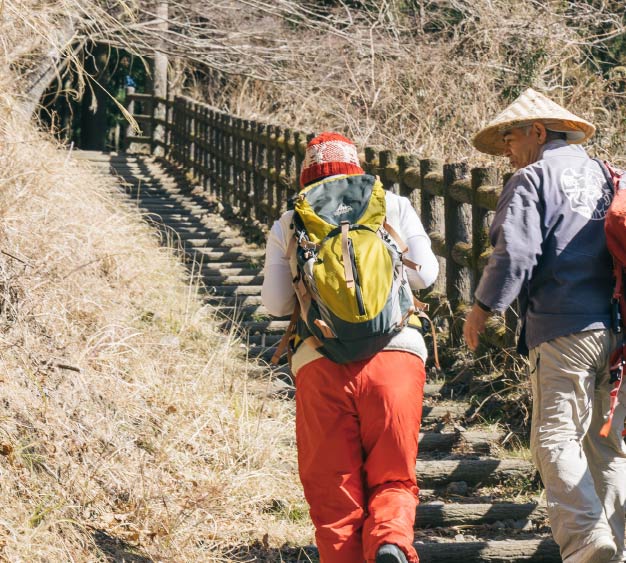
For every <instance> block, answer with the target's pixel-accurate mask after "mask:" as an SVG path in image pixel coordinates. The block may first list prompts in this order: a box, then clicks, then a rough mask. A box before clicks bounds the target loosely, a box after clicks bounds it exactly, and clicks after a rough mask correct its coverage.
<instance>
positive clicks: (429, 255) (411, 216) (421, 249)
mask: <svg viewBox="0 0 626 563" xmlns="http://www.w3.org/2000/svg"><path fill="white" fill-rule="evenodd" d="M399 215H400V224H399V230H400V232H401V233H402V236H403V237H404V242H405V243H406V244H407V246H408V247H409V250H408V252H407V258H408V259H409V260H412V261H413V262H415V263H416V264H419V265H420V266H421V268H420V270H419V272H416V271H415V270H409V269H408V268H407V277H408V279H409V285H410V286H411V289H425V288H427V287H428V286H431V285H432V284H433V283H435V280H436V279H437V275H438V274H439V262H438V261H437V257H436V256H435V254H434V252H433V250H432V248H431V244H430V238H429V237H428V235H427V234H426V231H425V230H424V227H423V225H422V222H421V221H420V218H419V217H418V215H417V213H416V212H415V209H414V208H413V206H412V205H411V202H410V201H409V200H408V199H406V198H400V205H399ZM392 226H393V225H392Z"/></svg>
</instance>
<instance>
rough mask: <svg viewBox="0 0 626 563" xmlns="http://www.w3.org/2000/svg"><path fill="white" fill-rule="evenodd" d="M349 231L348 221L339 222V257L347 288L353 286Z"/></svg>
mask: <svg viewBox="0 0 626 563" xmlns="http://www.w3.org/2000/svg"><path fill="white" fill-rule="evenodd" d="M349 231H350V223H349V222H348V221H342V222H341V258H342V260H343V272H344V276H345V278H346V286H348V288H349V289H352V288H353V287H354V273H353V272H352V260H350V239H349V238H348V232H349Z"/></svg>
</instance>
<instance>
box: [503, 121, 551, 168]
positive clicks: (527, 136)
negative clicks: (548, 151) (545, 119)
mask: <svg viewBox="0 0 626 563" xmlns="http://www.w3.org/2000/svg"><path fill="white" fill-rule="evenodd" d="M502 139H503V140H504V156H506V157H507V158H508V159H509V162H510V163H511V166H512V167H513V168H514V169H515V170H519V169H520V168H524V166H528V165H529V164H532V163H533V162H537V161H538V160H539V155H540V152H541V146H542V145H543V144H544V143H545V140H546V128H545V126H544V125H543V123H539V122H535V123H533V124H532V125H529V126H526V127H515V128H514V129H509V130H508V131H505V133H504V135H503V137H502Z"/></svg>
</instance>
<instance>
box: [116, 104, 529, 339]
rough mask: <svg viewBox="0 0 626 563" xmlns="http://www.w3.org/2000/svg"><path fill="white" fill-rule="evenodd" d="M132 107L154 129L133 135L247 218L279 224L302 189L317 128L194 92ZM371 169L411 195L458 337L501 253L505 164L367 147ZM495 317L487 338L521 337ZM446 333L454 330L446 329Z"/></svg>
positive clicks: (439, 303)
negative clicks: (490, 264) (496, 249)
mask: <svg viewBox="0 0 626 563" xmlns="http://www.w3.org/2000/svg"><path fill="white" fill-rule="evenodd" d="M128 98H129V101H130V104H131V105H130V106H129V109H134V108H136V107H137V106H139V107H140V108H141V112H140V113H138V112H137V111H135V113H134V116H135V118H136V119H137V121H138V122H139V123H140V125H143V127H142V129H143V131H145V132H146V133H149V134H143V135H139V136H129V137H128V139H127V141H128V142H129V143H143V144H147V145H149V146H150V147H151V151H152V152H155V153H157V154H161V155H162V156H163V157H164V158H165V159H166V160H167V161H168V162H170V163H172V164H174V165H176V166H179V167H181V168H182V169H183V170H184V171H185V172H186V173H187V174H188V175H189V176H190V177H191V179H192V180H193V182H194V183H195V184H198V185H202V186H203V187H204V188H205V189H206V190H207V192H209V193H210V194H211V195H213V196H216V197H218V198H219V199H220V201H222V202H223V203H224V204H225V205H227V206H231V207H232V208H233V209H236V210H237V212H238V214H239V216H241V217H242V218H246V219H248V220H253V221H256V222H259V223H261V224H262V225H266V226H271V223H272V221H273V220H274V219H276V218H277V217H278V216H279V215H280V214H281V212H283V211H284V210H285V208H286V203H287V200H288V198H289V197H290V196H291V195H293V194H294V193H295V192H296V191H297V190H298V182H297V179H298V178H299V176H300V169H301V166H302V161H303V159H304V152H305V148H306V143H307V141H308V140H309V139H310V138H312V137H313V134H312V133H305V132H303V131H297V130H293V129H290V128H288V127H281V126H278V125H271V124H268V123H263V122H260V121H254V120H248V119H242V118H239V117H236V116H233V115H230V114H228V113H225V112H223V111H220V110H217V109H215V108H213V107H210V106H208V105H206V104H203V103H200V102H197V101H195V100H192V99H190V98H186V97H182V96H177V97H175V98H173V99H163V98H156V97H153V96H151V95H150V94H129V96H128ZM361 161H362V164H363V168H364V169H365V171H366V172H367V173H369V174H373V175H378V176H379V177H380V179H381V181H382V183H383V184H384V186H385V188H387V189H389V190H392V191H394V192H395V193H398V194H400V195H403V196H406V197H407V198H409V199H410V201H411V202H412V204H413V206H414V207H415V209H416V210H417V212H418V214H419V215H420V217H421V220H422V223H423V225H424V228H425V229H426V232H427V233H428V234H429V236H430V238H431V241H432V244H433V250H434V252H435V254H436V255H437V256H438V258H439V264H440V275H439V278H438V280H437V282H436V283H435V286H434V287H433V288H432V289H431V291H430V293H429V294H428V295H427V296H422V297H423V298H424V297H425V298H426V300H428V301H429V302H430V303H431V305H432V306H434V308H436V309H437V315H438V317H439V318H440V319H442V318H445V319H447V321H448V323H449V324H448V327H447V328H449V329H450V330H449V335H450V337H451V339H452V344H458V343H459V338H460V332H461V326H462V323H461V321H462V319H463V316H464V314H465V312H466V310H467V306H468V305H469V304H470V303H471V302H472V296H473V292H474V289H475V287H476V284H477V283H478V280H479V279H480V274H481V272H482V270H483V268H484V266H485V264H486V261H487V259H488V257H489V255H490V253H491V247H490V244H489V238H488V229H489V225H490V223H491V219H492V217H493V212H494V210H495V208H496V203H497V201H498V197H499V194H500V192H501V189H502V182H501V180H500V178H499V175H498V173H497V171H496V170H495V169H492V168H471V169H470V168H469V167H468V166H467V165H466V164H462V163H461V164H459V163H451V164H444V163H443V162H442V161H440V160H435V159H420V158H418V157H416V156H414V155H409V154H401V155H395V154H394V153H392V152H391V151H389V150H384V149H382V150H381V149H378V148H374V147H366V148H365V149H364V152H363V154H361ZM506 317H507V318H506V319H503V318H502V317H499V316H495V317H492V319H491V320H490V322H489V324H488V327H487V331H486V333H487V334H486V337H487V339H488V340H490V341H491V342H492V343H494V344H496V345H498V346H504V345H506V346H509V345H511V344H512V343H513V341H514V338H515V327H516V317H517V315H516V314H515V312H514V310H513V309H511V310H510V311H509V313H507V315H506ZM446 332H448V331H447V330H446Z"/></svg>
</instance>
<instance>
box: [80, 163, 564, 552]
mask: <svg viewBox="0 0 626 563" xmlns="http://www.w3.org/2000/svg"><path fill="white" fill-rule="evenodd" d="M79 157H80V158H83V159H86V160H89V161H90V162H91V163H92V164H93V165H95V166H97V167H98V168H99V169H100V170H101V171H102V173H110V174H113V175H115V176H117V177H118V178H119V188H120V199H121V200H122V201H123V202H124V204H125V205H132V206H137V207H138V208H139V209H140V210H141V211H142V212H143V213H144V214H145V217H146V220H148V221H150V223H151V224H152V225H153V226H154V227H155V228H156V229H159V230H160V231H161V233H162V235H163V240H164V241H166V242H168V243H170V244H176V245H180V246H181V247H182V249H183V251H184V253H183V254H182V255H183V256H184V259H185V260H186V262H187V264H188V265H189V267H190V268H191V267H193V268H194V273H195V274H196V275H199V276H201V278H202V281H203V284H204V295H205V299H206V300H207V302H208V303H211V304H212V305H214V306H215V307H217V308H218V309H219V311H220V312H221V313H222V314H223V315H224V318H225V319H226V320H225V323H226V324H228V326H229V327H230V328H232V326H233V325H232V323H233V322H235V323H237V327H239V328H238V329H240V330H242V331H244V334H245V337H246V338H247V342H248V343H249V355H250V356H251V357H256V358H258V359H259V361H258V367H257V368H256V370H255V371H256V375H258V376H259V377H263V376H267V375H268V374H269V368H268V367H267V366H266V362H267V360H269V358H270V357H271V355H272V352H273V347H274V345H275V344H276V343H277V341H278V340H279V338H280V336H281V335H282V333H283V331H284V329H285V327H286V325H287V320H285V319H278V320H277V319H271V318H270V317H269V315H268V314H267V311H266V310H265V308H264V307H263V305H262V304H261V298H260V290H261V284H262V280H263V274H262V260H263V249H262V248H260V247H258V246H255V245H251V244H247V243H246V242H245V240H244V238H243V237H242V236H241V234H240V231H239V229H238V228H237V227H236V226H235V225H233V224H232V223H229V222H227V221H226V220H225V219H224V218H223V217H222V216H221V215H220V214H219V213H218V204H211V203H209V202H208V201H207V199H206V198H204V197H203V195H202V194H197V193H194V192H192V191H191V189H190V186H189V185H188V183H187V182H186V180H185V178H184V177H183V176H182V175H180V174H176V173H172V172H168V171H167V170H166V169H165V168H164V167H163V166H162V165H161V164H159V163H158V162H157V161H156V160H155V159H154V158H153V157H150V156H141V155H123V154H122V155H113V154H105V153H96V152H82V153H79ZM275 375H278V379H277V381H278V384H277V385H276V387H275V388H274V390H273V392H274V393H276V394H279V395H282V396H284V397H286V398H289V397H292V396H293V392H294V388H293V385H292V383H293V382H292V380H291V377H290V374H289V370H288V368H286V366H285V367H283V368H282V369H279V370H277V371H276V372H275ZM450 397H451V393H450V389H449V386H448V384H446V383H445V382H428V383H427V385H426V389H425V405H424V416H423V426H422V432H421V434H420V441H419V444H420V446H419V447H420V456H419V459H418V462H417V470H416V471H417V479H418V482H419V484H420V488H421V503H420V505H419V506H418V509H417V517H416V526H415V547H416V549H417V551H418V554H419V556H420V560H421V561H422V563H431V562H454V563H457V562H467V563H469V562H471V561H472V562H473V561H489V562H496V561H507V562H511V561H536V562H543V563H551V562H558V561H561V558H560V556H559V550H558V547H557V546H556V544H555V543H554V541H553V540H552V538H551V535H550V529H549V527H548V525H547V516H546V511H545V507H544V506H543V503H541V504H539V503H538V502H537V501H536V499H533V498H532V497H530V496H529V495H528V494H526V493H527V491H524V493H525V494H524V495H520V496H523V497H524V500H522V501H519V502H516V501H515V496H516V495H515V491H516V487H518V488H520V489H521V487H522V486H524V487H527V486H528V485H529V483H531V482H532V481H533V479H534V475H535V471H534V468H533V466H532V464H531V463H530V462H528V461H526V460H523V459H516V458H507V457H506V456H505V454H506V452H503V450H502V448H500V447H499V443H500V442H501V440H502V434H501V433H500V432H498V431H497V430H485V429H474V428H472V427H471V426H468V424H467V417H468V414H469V413H470V412H471V406H470V404H469V403H468V402H467V401H466V399H464V397H462V396H460V397H459V396H454V399H452V398H450ZM294 447H295V445H294ZM498 453H499V455H497V454H498ZM520 492H521V490H520ZM535 493H536V491H535ZM529 499H530V500H529ZM305 552H306V553H307V556H310V555H311V553H313V554H314V549H311V548H309V549H303V550H300V554H301V555H300V556H295V555H293V553H294V552H293V550H291V551H289V552H287V551H286V552H285V553H284V554H281V561H296V560H299V561H307V560H309V559H307V556H304V555H302V554H304V553H305Z"/></svg>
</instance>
